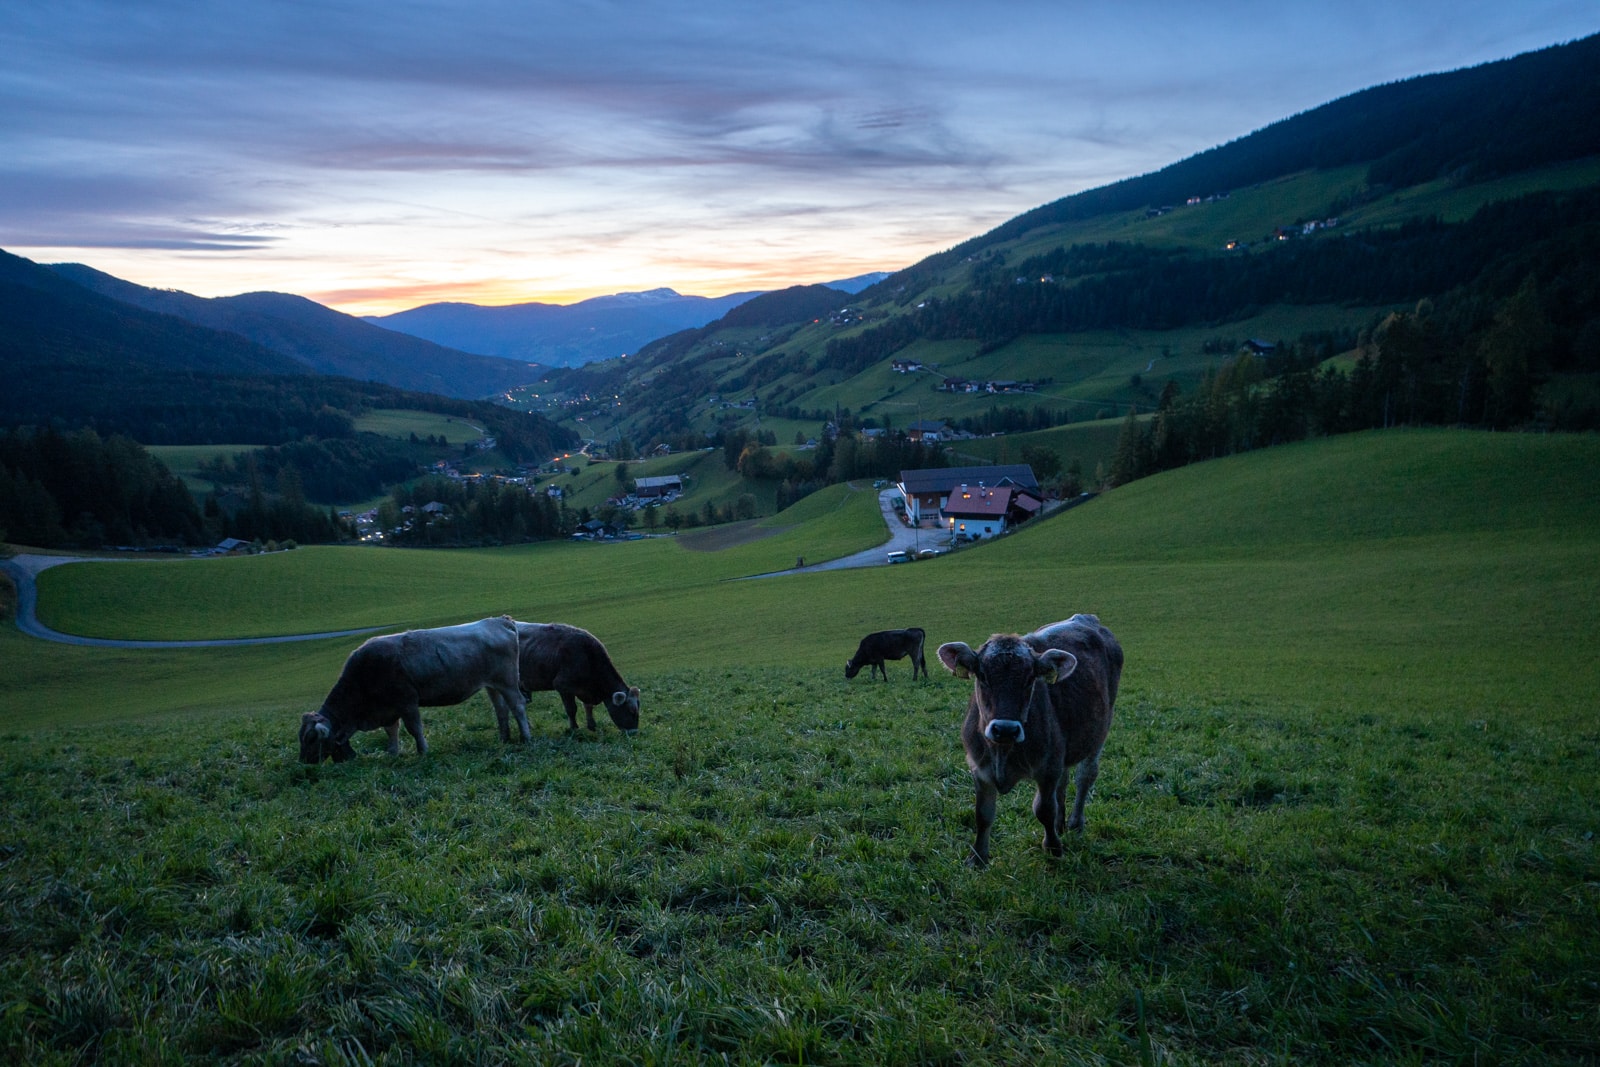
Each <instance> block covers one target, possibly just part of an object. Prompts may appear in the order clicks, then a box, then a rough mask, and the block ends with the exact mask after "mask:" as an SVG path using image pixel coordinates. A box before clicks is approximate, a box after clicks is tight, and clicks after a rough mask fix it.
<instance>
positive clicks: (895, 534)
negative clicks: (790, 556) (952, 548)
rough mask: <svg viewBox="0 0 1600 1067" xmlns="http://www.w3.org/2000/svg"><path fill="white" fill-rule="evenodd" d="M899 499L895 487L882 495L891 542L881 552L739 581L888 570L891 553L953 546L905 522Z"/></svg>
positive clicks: (946, 539)
mask: <svg viewBox="0 0 1600 1067" xmlns="http://www.w3.org/2000/svg"><path fill="white" fill-rule="evenodd" d="M899 495H900V492H899V490H897V489H894V488H892V487H891V488H889V489H885V490H883V491H882V492H880V493H879V494H878V510H879V511H881V512H883V524H884V525H885V526H887V527H888V528H889V539H888V540H887V541H885V542H884V543H883V544H881V545H879V546H878V547H877V548H868V549H863V550H862V551H860V552H855V553H852V554H851V555H848V556H840V557H839V558H838V559H830V560H828V561H827V562H825V563H808V564H807V565H806V566H804V567H790V568H789V569H788V570H782V571H767V572H766V573H765V574H747V575H745V576H744V578H741V579H738V580H739V581H745V580H747V579H750V578H776V577H778V576H779V575H784V574H810V573H812V572H813V571H842V570H849V569H851V568H854V567H883V566H888V563H889V553H891V552H896V551H904V552H910V551H912V550H914V549H917V548H933V547H934V546H936V545H937V546H943V545H947V544H949V543H950V537H949V535H948V534H942V533H941V532H940V531H938V530H926V529H924V530H915V529H912V528H911V527H910V526H907V525H906V524H905V523H904V522H903V521H901V519H900V515H899V513H898V512H896V511H895V510H894V498H895V497H897V496H899Z"/></svg>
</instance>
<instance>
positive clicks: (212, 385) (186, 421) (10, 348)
mask: <svg viewBox="0 0 1600 1067" xmlns="http://www.w3.org/2000/svg"><path fill="white" fill-rule="evenodd" d="M69 275H70V276H73V277H77V278H82V279H84V280H85V281H87V282H89V283H90V284H91V285H92V286H94V287H95V288H90V287H88V286H85V285H81V284H79V283H78V282H77V281H74V280H72V279H71V277H69ZM97 289H103V290H106V291H109V292H115V293H120V294H123V295H125V296H127V297H129V298H130V300H122V299H118V298H116V297H114V296H108V295H106V294H105V292H99V291H96V290H97ZM132 301H143V302H149V303H152V304H155V305H157V306H160V307H162V308H167V309H171V310H170V311H168V310H152V309H151V308H147V307H141V306H139V304H138V303H135V302H132ZM184 314H189V315H195V316H197V317H201V316H204V317H209V318H211V319H212V321H224V320H227V321H228V322H229V324H230V325H232V326H233V327H235V329H219V328H216V327H213V326H207V325H200V324H198V323H196V322H192V321H189V320H188V319H186V318H184V317H182V315H184ZM236 330H247V331H249V332H252V333H254V334H256V335H257V336H258V337H259V338H260V340H259V341H258V340H253V339H251V338H247V337H245V336H244V335H243V334H242V333H240V332H235V331H236ZM302 353H303V354H302ZM408 355H410V356H416V357H418V362H416V363H412V362H408V360H407V358H406V357H407V356H408ZM453 363H455V364H459V365H460V366H461V367H463V368H465V372H464V374H463V375H462V377H461V378H458V379H456V380H457V381H470V380H472V376H473V374H474V373H475V371H474V368H475V367H477V368H479V369H480V370H482V369H486V370H488V371H489V372H492V374H493V375H502V376H505V377H504V378H503V379H502V380H504V381H505V382H507V383H513V382H515V381H517V380H527V376H528V375H529V374H531V373H536V372H537V371H539V370H542V369H543V368H530V367H528V366H527V365H525V364H523V365H518V364H513V363H510V362H507V361H506V360H499V359H493V358H491V357H485V356H472V355H468V354H466V353H464V352H452V351H451V350H449V349H445V348H440V347H439V346H437V345H432V344H428V343H427V342H424V341H419V340H417V339H416V338H413V337H406V336H403V335H401V334H394V333H390V332H388V331H386V330H382V329H380V328H378V327H376V326H370V325H368V324H366V323H364V322H360V321H359V320H356V319H352V318H350V317H349V316H347V315H339V314H338V313H337V312H333V311H329V310H328V309H327V308H324V307H321V306H319V305H317V304H314V303H311V302H310V301H304V300H301V299H300V298H298V297H289V296H284V295H282V294H273V293H264V294H254V295H253V296H251V297H234V298H229V299H227V300H221V301H209V300H202V299H200V298H198V297H193V296H189V295H187V294H184V293H162V292H158V291H156V290H149V289H143V288H142V287H140V286H135V285H129V284H128V283H126V282H122V281H119V280H118V279H116V278H112V277H110V276H109V275H105V274H100V273H99V272H98V271H91V270H89V269H88V268H86V267H63V268H61V269H59V270H53V269H51V268H49V267H45V266H41V265H40V264H37V263H34V262H32V261H30V260H27V259H23V258H22V257H20V256H14V255H10V254H8V253H6V252H0V381H4V382H5V387H4V388H0V428H4V427H12V426H30V425H31V426H50V427H53V428H56V429H62V430H72V429H76V428H78V427H90V428H93V429H95V430H97V431H98V432H100V433H101V434H102V435H109V434H126V435H127V436H130V437H133V438H134V439H135V440H138V441H140V442H142V443H144V444H234V445H249V444H258V445H269V444H283V443H287V442H297V441H303V440H304V439H306V438H308V437H315V438H343V439H346V440H347V441H348V439H350V438H351V437H352V433H353V425H352V420H353V419H354V418H355V417H356V416H357V415H359V414H360V413H362V412H363V411H368V410H371V409H374V408H409V409H414V410H425V411H435V412H444V413H448V414H451V415H455V416H459V417H467V418H471V419H473V420H474V421H476V422H478V423H479V424H480V425H483V426H486V427H489V428H490V429H491V431H492V433H493V435H494V436H495V437H496V438H498V439H500V440H501V442H502V445H501V451H502V452H503V453H505V454H507V455H508V456H511V455H512V452H513V451H514V452H515V453H516V454H515V455H514V456H512V458H524V457H527V458H531V457H537V456H544V455H548V454H550V451H551V450H552V448H556V447H565V445H566V444H567V443H569V442H570V441H571V440H572V436H573V435H572V434H571V433H570V432H569V431H565V430H562V429H559V428H557V427H555V426H554V425H552V424H551V423H550V422H548V421H547V420H545V419H543V418H541V417H539V416H527V415H522V414H519V413H515V412H511V411H509V410H508V409H506V408H503V407H499V406H497V405H494V404H491V403H488V402H486V401H483V400H473V399H465V398H462V399H457V397H460V396H461V391H460V390H459V389H457V388H456V387H454V386H452V385H451V384H450V383H449V382H448V381H437V380H436V379H435V378H434V375H439V376H444V375H451V374H452V373H453V370H452V366H451V365H452V364H453ZM323 366H336V367H338V368H339V369H341V370H343V371H344V374H343V375H342V376H335V375H330V374H326V373H322V372H321V370H320V368H321V367H323ZM405 380H421V381H425V382H426V383H427V384H428V385H431V386H433V387H434V389H435V390H437V391H433V390H428V391H424V390H416V389H412V390H407V389H402V388H398V387H396V386H395V385H392V384H388V383H389V382H390V381H405ZM494 380H495V379H493V378H489V377H486V378H484V379H482V380H481V381H479V382H478V383H477V384H475V385H474V386H472V388H473V389H474V390H475V391H477V390H479V389H480V387H482V386H485V385H488V384H490V383H491V382H492V381H494ZM497 388H498V386H497ZM446 390H448V391H450V392H452V393H454V394H455V396H450V397H447V396H444V395H439V394H440V393H443V392H445V391H446ZM481 391H482V392H483V393H488V392H491V391H492V390H489V389H482V390H481Z"/></svg>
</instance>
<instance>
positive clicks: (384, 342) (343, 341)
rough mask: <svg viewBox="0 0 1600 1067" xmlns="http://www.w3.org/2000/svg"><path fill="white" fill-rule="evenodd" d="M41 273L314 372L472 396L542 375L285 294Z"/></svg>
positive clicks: (57, 269)
mask: <svg viewBox="0 0 1600 1067" xmlns="http://www.w3.org/2000/svg"><path fill="white" fill-rule="evenodd" d="M45 269H47V270H50V271H52V272H54V273H55V274H57V275H58V276H60V277H62V278H64V279H66V280H68V281H70V282H72V283H74V284H76V285H79V286H81V287H82V288H84V289H85V290H87V291H89V292H93V293H96V294H98V295H100V296H103V297H108V298H110V299H113V300H118V301H121V302H122V303H124V304H129V305H132V306H134V307H139V308H143V309H144V310H146V311H152V312H156V313H159V314H165V315H172V316H174V317H176V318H179V319H182V320H184V321H186V322H189V323H192V324H194V325H197V326H203V327H206V328H208V329H212V330H219V331H224V332H227V333H231V334H236V335H238V336H240V337H243V338H245V339H247V340H250V341H252V342H254V343H256V344H259V345H261V346H262V347H264V348H268V349H271V350H272V351H275V352H278V353H280V354H282V355H285V356H288V357H289V358H290V359H292V360H294V361H295V362H296V363H299V364H301V365H302V366H303V367H305V368H306V369H307V370H308V371H312V372H315V373H319V374H330V375H334V376H336V377H342V378H353V379H356V380H358V381H379V382H383V383H384V384H386V385H393V386H395V387H396V388H400V389H409V390H412V391H416V392H426V393H435V394H437V395H439V396H449V397H456V398H458V399H478V398H482V397H485V396H492V395H496V394H500V393H503V392H505V391H506V390H508V389H512V388H515V387H516V386H519V385H526V384H527V383H529V382H532V381H537V380H538V379H539V377H540V376H541V375H542V374H543V373H544V368H543V367H541V366H527V365H523V366H517V365H516V364H514V363H509V362H507V361H505V360H497V359H492V358H490V357H487V356H482V355H477V354H474V353H469V352H461V351H457V350H454V349H450V348H447V347H445V346H442V345H438V344H435V343H434V342H431V341H427V340H424V339H421V338H417V337H413V336H411V335H409V334H405V333H400V332H398V331H394V330H386V329H384V328H382V327H380V326H374V325H372V324H370V323H367V322H364V321H363V320H361V319H359V318H356V317H355V316H352V315H346V314H344V313H342V312H338V311H334V310H333V309H332V308H328V307H324V306H323V305H321V304H318V303H317V302H316V301H314V300H310V299H308V298H306V297H303V296H296V295H294V294H291V293H275V292H253V293H241V294H238V295H236V296H223V297H200V296H194V295H193V294H190V293H185V292H182V291H181V290H176V289H152V288H149V287H147V286H142V285H138V284H136V283H134V282H129V281H125V280H123V279H121V278H117V277H115V276H113V275H110V274H106V273H105V272H104V271H99V270H96V269H95V268H93V267H90V266H87V265H85V264H82V263H56V264H48V265H45Z"/></svg>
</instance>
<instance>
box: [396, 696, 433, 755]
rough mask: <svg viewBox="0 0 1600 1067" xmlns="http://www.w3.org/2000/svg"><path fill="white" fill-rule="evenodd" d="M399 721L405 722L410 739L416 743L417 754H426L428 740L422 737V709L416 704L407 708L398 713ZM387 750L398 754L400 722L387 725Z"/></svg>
mask: <svg viewBox="0 0 1600 1067" xmlns="http://www.w3.org/2000/svg"><path fill="white" fill-rule="evenodd" d="M400 722H403V723H405V724H406V730H407V731H409V732H410V734H411V739H412V740H413V741H415V742H416V743H417V755H419V756H426V755H427V754H428V742H427V741H425V740H424V739H423V737H422V710H421V709H420V708H418V707H416V706H414V705H413V706H412V707H409V708H407V709H406V710H405V711H402V712H401V713H400ZM389 751H390V753H392V754H394V755H397V756H398V755H399V754H400V723H396V724H394V725H393V726H391V727H389Z"/></svg>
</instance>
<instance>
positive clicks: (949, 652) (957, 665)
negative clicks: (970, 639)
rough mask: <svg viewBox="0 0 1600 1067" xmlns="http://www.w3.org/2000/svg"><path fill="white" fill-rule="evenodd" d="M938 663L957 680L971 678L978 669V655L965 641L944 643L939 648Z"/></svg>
mask: <svg viewBox="0 0 1600 1067" xmlns="http://www.w3.org/2000/svg"><path fill="white" fill-rule="evenodd" d="M939 662H940V663H943V664H944V669H945V670H947V671H949V672H950V673H951V674H953V675H955V676H956V677H957V678H971V677H972V672H973V671H975V670H977V669H978V654H977V653H976V652H974V651H972V646H971V645H969V644H967V643H966V642H965V641H946V642H945V643H944V644H942V645H940V646H939Z"/></svg>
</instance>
